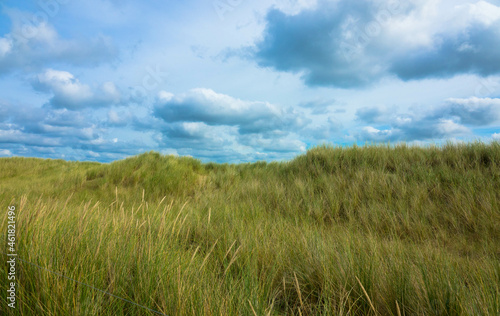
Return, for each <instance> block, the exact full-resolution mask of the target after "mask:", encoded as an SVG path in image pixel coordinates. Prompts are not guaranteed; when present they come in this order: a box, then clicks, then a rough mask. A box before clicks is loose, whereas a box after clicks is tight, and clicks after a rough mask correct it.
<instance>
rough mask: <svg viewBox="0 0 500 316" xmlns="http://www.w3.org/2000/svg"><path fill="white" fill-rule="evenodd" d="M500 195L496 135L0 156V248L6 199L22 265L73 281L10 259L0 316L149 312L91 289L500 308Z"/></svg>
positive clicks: (326, 308) (265, 302) (149, 297)
mask: <svg viewBox="0 0 500 316" xmlns="http://www.w3.org/2000/svg"><path fill="white" fill-rule="evenodd" d="M499 201H500V144H499V143H495V142H493V143H490V144H483V143H479V142H476V143H469V144H451V143H449V144H446V145H445V146H442V147H437V146H435V147H428V148H420V147H411V146H406V145H398V146H388V145H380V146H364V147H356V146H353V147H347V148H339V147H333V146H328V145H324V146H319V147H316V148H313V149H311V150H309V151H308V152H307V153H305V154H303V155H300V156H298V157H296V158H295V159H293V160H291V161H287V162H281V163H277V162H272V163H266V162H258V163H251V164H239V165H231V164H216V163H208V164H202V163H201V162H200V161H198V160H196V159H193V158H187V157H173V156H163V155H160V154H158V153H155V152H148V153H144V154H142V155H139V156H135V157H131V158H127V159H124V160H121V161H116V162H113V163H110V164H99V163H86V162H66V161H62V160H42V159H32V158H1V159H0V208H1V209H3V210H5V213H4V214H5V215H4V216H2V217H1V218H0V223H1V225H0V227H1V229H2V230H1V231H2V232H3V234H4V236H5V237H4V242H5V244H7V239H6V238H7V215H6V214H7V207H8V206H9V205H14V206H16V234H17V243H16V250H17V253H18V257H19V258H20V259H23V260H25V261H27V262H31V263H33V264H35V265H38V266H41V267H44V268H45V269H48V270H50V271H54V272H56V273H59V274H61V275H64V276H66V277H68V278H71V279H74V280H78V281H79V282H81V283H77V282H74V281H72V280H70V279H67V278H62V277H60V276H57V275H55V274H53V273H51V272H48V271H47V270H43V269H40V268H38V267H37V266H34V265H31V264H27V263H25V262H22V261H18V262H17V266H16V277H17V283H18V288H17V303H16V304H17V305H16V309H15V310H12V309H10V308H8V307H7V305H6V304H1V305H0V314H2V315H3V314H12V315H64V314H88V315H94V314H95V315H155V314H154V313H153V312H151V311H149V310H147V309H145V308H143V307H140V306H137V305H134V304H131V303H129V302H126V301H123V300H121V299H118V298H117V297H114V296H111V295H108V294H106V293H103V292H101V291H96V290H95V289H93V288H91V287H88V286H86V285H84V284H87V285H91V286H92V287H95V288H98V289H102V290H103V291H106V292H109V293H112V294H113V295H116V296H119V297H121V298H124V299H126V300H129V301H132V302H135V303H137V304H139V305H142V306H144V307H146V308H149V309H152V310H155V311H159V312H161V313H164V314H167V315H239V314H243V315H379V314H380V315H499V314H500V286H499V285H500V202H499ZM0 257H1V258H2V260H7V256H6V255H5V254H4V253H2V254H0ZM4 262H5V261H4ZM6 269H7V266H6V265H0V274H1V275H4V276H5V275H6V273H7V270H6ZM7 284H8V283H7V282H0V291H1V292H3V293H6V291H7Z"/></svg>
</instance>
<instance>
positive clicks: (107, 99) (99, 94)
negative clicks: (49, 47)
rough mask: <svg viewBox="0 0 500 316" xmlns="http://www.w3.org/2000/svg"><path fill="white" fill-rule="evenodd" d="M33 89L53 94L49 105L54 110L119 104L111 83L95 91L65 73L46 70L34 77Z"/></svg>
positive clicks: (115, 89)
mask: <svg viewBox="0 0 500 316" xmlns="http://www.w3.org/2000/svg"><path fill="white" fill-rule="evenodd" d="M32 85H33V87H34V88H35V89H37V90H39V91H43V92H49V93H52V94H53V97H52V98H51V99H50V101H49V104H50V105H51V106H53V107H54V108H65V109H69V110H78V109H82V108H86V107H93V108H96V107H105V106H110V105H116V104H119V103H120V101H121V95H120V92H119V91H118V89H117V88H116V86H115V85H114V84H113V83H112V82H105V83H103V84H102V85H101V86H99V87H98V88H97V89H96V90H95V91H93V90H92V88H91V87H90V86H88V85H86V84H82V83H81V82H80V81H79V80H78V79H77V78H75V77H74V76H73V75H72V74H71V73H69V72H67V71H59V70H54V69H47V70H46V71H45V72H43V73H41V74H39V75H38V76H36V78H35V79H34V80H33V82H32Z"/></svg>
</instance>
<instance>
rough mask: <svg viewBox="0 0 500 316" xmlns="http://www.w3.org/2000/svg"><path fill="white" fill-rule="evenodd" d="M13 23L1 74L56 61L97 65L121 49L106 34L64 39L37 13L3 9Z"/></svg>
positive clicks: (0, 48)
mask: <svg viewBox="0 0 500 316" xmlns="http://www.w3.org/2000/svg"><path fill="white" fill-rule="evenodd" d="M3 12H4V13H6V15H7V16H9V18H10V20H11V22H12V28H11V31H10V33H7V34H5V35H4V37H3V38H0V74H2V73H8V72H10V71H13V70H20V69H24V70H28V71H30V70H32V69H40V68H43V67H47V66H48V65H52V64H61V63H63V64H69V65H80V66H81V65H87V66H88V65H90V66H96V65H99V64H101V63H104V62H110V61H112V60H115V59H116V57H117V54H118V50H117V49H116V48H115V46H114V44H113V43H112V41H111V40H110V39H109V38H107V37H105V36H103V35H98V36H97V37H93V38H87V39H82V40H75V39H63V38H61V37H60V36H59V34H58V32H57V30H56V29H55V28H54V27H53V26H52V25H50V24H48V23H47V22H46V21H42V22H39V23H35V22H37V20H36V19H35V18H34V16H33V15H31V14H30V13H27V12H22V11H19V10H16V9H9V8H3Z"/></svg>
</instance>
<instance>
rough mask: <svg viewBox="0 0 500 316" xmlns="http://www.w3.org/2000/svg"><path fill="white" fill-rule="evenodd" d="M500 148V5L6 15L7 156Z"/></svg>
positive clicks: (21, 8)
mask: <svg viewBox="0 0 500 316" xmlns="http://www.w3.org/2000/svg"><path fill="white" fill-rule="evenodd" d="M447 140H451V141H473V140H482V141H485V142H490V141H492V140H500V2H499V1H492V0H490V1H482V0H481V1H463V0H454V1H451V0H432V1H431V0H418V1H416V0H415V1H412V0H410V1H397V0H393V1H382V0H359V1H348V0H330V1H326V0H316V1H313V0H275V1H260V0H254V1H249V0H220V1H219V0H217V1H212V0H209V1H194V0H186V1H173V0H171V1H170V0H150V1H133V0H121V1H118V0H88V1H75V0H39V1H22V2H20V1H13V0H4V1H2V3H1V5H0V156H3V157H9V156H25V157H43V158H62V159H67V160H93V161H101V162H109V161H113V160H116V159H122V158H124V157H127V156H131V155H136V154H139V153H142V152H144V151H150V150H155V151H158V152H161V153H163V154H174V155H181V156H184V155H190V156H193V157H196V158H199V159H201V160H202V161H216V162H231V163H237V162H247V161H256V160H268V161H270V160H283V159H290V158H292V157H294V156H296V155H297V154H300V153H303V152H304V151H305V150H307V149H308V148H310V147H312V146H315V145H319V144H323V143H332V144H337V145H350V144H354V143H356V144H365V143H379V142H390V143H397V142H407V143H410V144H416V145H424V144H431V143H432V144H433V143H442V142H444V141H447Z"/></svg>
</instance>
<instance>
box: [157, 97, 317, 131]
mask: <svg viewBox="0 0 500 316" xmlns="http://www.w3.org/2000/svg"><path fill="white" fill-rule="evenodd" d="M154 115H155V116H156V117H158V118H161V119H163V120H164V121H165V122H168V123H175V122H203V123H204V124H207V125H212V126H216V125H227V126H236V127H238V129H239V132H240V133H242V134H245V133H257V132H266V131H272V130H293V129H299V128H301V127H303V126H305V125H306V124H307V123H308V122H309V120H308V119H305V118H303V117H301V115H300V113H298V112H296V111H294V110H292V109H284V108H280V107H277V106H275V105H272V104H269V103H266V102H251V101H243V100H239V99H235V98H232V97H230V96H227V95H224V94H219V93H216V92H214V91H212V90H210V89H194V90H191V91H190V92H189V93H187V94H184V95H181V96H177V97H175V96H168V97H166V98H163V99H161V98H160V99H159V101H158V103H157V105H156V106H155V109H154Z"/></svg>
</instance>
